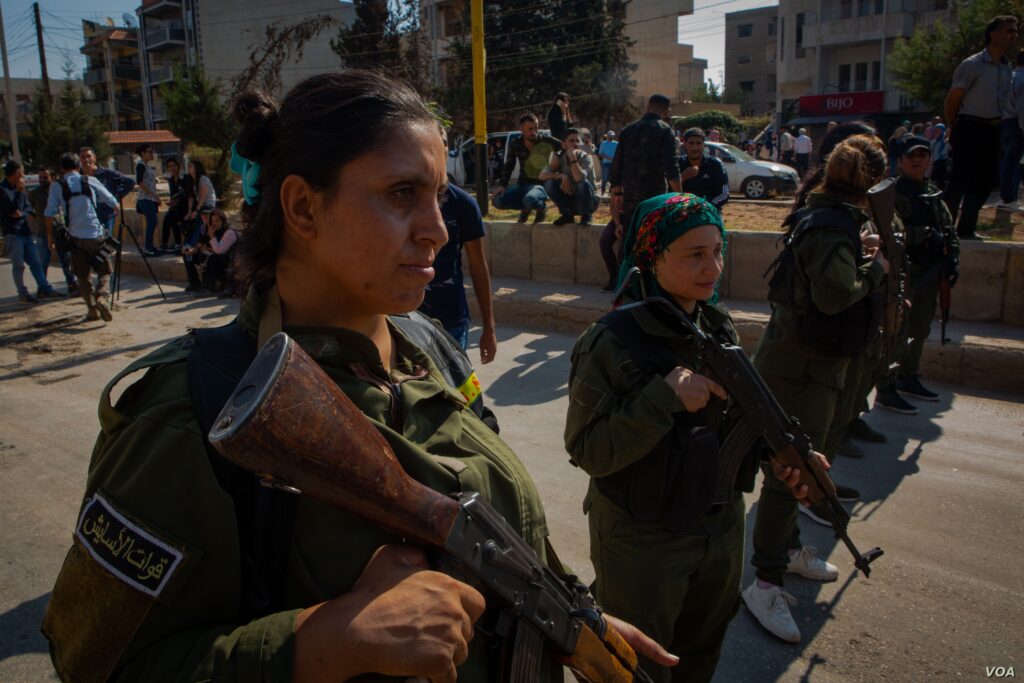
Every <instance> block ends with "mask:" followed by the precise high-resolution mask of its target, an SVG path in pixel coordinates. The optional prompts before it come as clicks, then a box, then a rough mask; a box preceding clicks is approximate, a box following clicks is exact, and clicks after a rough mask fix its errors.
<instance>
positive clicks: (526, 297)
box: [466, 277, 1024, 393]
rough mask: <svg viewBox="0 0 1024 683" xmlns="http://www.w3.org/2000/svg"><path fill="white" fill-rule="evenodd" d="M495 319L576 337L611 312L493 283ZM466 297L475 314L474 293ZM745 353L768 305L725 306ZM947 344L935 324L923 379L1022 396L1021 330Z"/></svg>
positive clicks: (964, 335) (516, 283)
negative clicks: (939, 337)
mask: <svg viewBox="0 0 1024 683" xmlns="http://www.w3.org/2000/svg"><path fill="white" fill-rule="evenodd" d="M492 286H493V289H494V317H495V319H496V320H497V321H498V324H499V325H501V324H513V325H522V326H526V327H535V328H539V329H543V330H556V331H559V332H572V333H576V334H579V333H581V332H582V331H583V330H585V329H586V328H587V326H588V325H590V324H591V323H592V322H594V321H595V320H597V319H598V318H600V317H601V316H602V315H603V314H604V313H606V312H607V311H608V310H609V309H610V307H611V296H610V295H609V293H608V292H602V291H601V290H600V288H599V287H595V286H590V285H573V284H552V283H546V282H534V281H531V280H520V279H516V278H500V277H499V278H493V279H492ZM466 294H467V297H468V298H469V300H470V304H471V305H472V306H473V308H474V311H475V312H476V310H477V309H476V301H475V296H474V295H473V289H472V287H470V286H467V287H466ZM723 305H724V306H725V307H726V308H728V309H729V311H730V312H731V313H732V317H733V321H734V322H735V324H736V330H737V331H738V332H739V334H740V338H741V341H742V344H743V348H744V349H746V350H747V352H748V353H750V352H751V351H752V350H753V348H754V345H755V344H756V343H757V340H758V339H760V337H761V333H762V332H763V331H764V327H765V325H766V324H767V323H768V317H769V315H770V314H771V309H770V308H769V306H768V303H767V302H766V301H744V300H726V301H724V302H723ZM946 334H947V336H948V337H949V338H950V339H951V341H950V342H948V343H947V344H946V345H945V346H942V345H941V344H939V341H938V336H939V323H938V321H936V322H935V323H934V325H933V326H932V334H931V336H930V337H929V339H928V341H927V342H926V343H925V347H924V355H923V356H922V358H921V373H922V375H923V376H924V377H926V378H927V379H930V380H936V381H942V382H950V383H952V384H961V385H965V386H968V387H974V388H978V389H995V390H1000V391H1011V392H1015V393H1021V392H1022V391H1024V389H1022V382H1024V328H1022V327H1014V326H1010V325H995V324H987V323H969V322H961V321H950V323H949V326H948V327H947V330H946Z"/></svg>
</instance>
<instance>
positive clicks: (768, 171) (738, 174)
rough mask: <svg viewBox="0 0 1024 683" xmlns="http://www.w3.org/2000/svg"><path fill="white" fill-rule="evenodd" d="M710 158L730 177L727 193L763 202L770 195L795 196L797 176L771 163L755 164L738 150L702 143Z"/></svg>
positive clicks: (726, 146)
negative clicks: (714, 159)
mask: <svg viewBox="0 0 1024 683" xmlns="http://www.w3.org/2000/svg"><path fill="white" fill-rule="evenodd" d="M704 146H705V147H706V148H707V150H708V153H709V154H713V155H715V156H716V157H718V158H719V159H721V160H722V163H724V164H725V170H726V172H727V173H728V174H729V193H730V194H742V195H743V196H745V197H747V198H748V199H764V198H765V197H767V196H769V195H772V194H790V193H793V192H796V188H797V185H799V184H800V176H799V175H798V174H797V172H796V169H795V168H792V167H790V166H786V165H784V164H776V163H775V162H772V161H758V160H757V159H755V158H754V157H752V156H750V155H749V154H747V153H746V152H744V151H743V150H742V149H740V148H739V147H735V146H733V145H727V144H725V143H722V142H705V143H704Z"/></svg>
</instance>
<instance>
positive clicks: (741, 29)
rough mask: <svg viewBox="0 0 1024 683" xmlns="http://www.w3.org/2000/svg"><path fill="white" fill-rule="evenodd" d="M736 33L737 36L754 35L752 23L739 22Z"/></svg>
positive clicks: (747, 36)
mask: <svg viewBox="0 0 1024 683" xmlns="http://www.w3.org/2000/svg"><path fill="white" fill-rule="evenodd" d="M736 33H737V36H738V37H740V38H749V37H750V36H752V35H754V25H753V24H740V25H739V26H737V27H736Z"/></svg>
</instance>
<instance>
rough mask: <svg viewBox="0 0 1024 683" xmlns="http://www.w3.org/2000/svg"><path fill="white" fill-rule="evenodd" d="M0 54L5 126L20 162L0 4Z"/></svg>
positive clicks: (15, 157) (13, 154)
mask: <svg viewBox="0 0 1024 683" xmlns="http://www.w3.org/2000/svg"><path fill="white" fill-rule="evenodd" d="M0 53H3V60H4V105H6V107H7V125H8V126H9V127H10V129H11V154H12V156H13V157H14V160H15V161H21V149H20V148H19V147H18V122H17V121H15V120H14V114H15V107H14V90H13V89H12V88H11V67H10V64H8V62H7V35H6V34H5V33H4V11H3V4H2V3H0Z"/></svg>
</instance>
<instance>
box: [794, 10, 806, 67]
mask: <svg viewBox="0 0 1024 683" xmlns="http://www.w3.org/2000/svg"><path fill="white" fill-rule="evenodd" d="M806 20H807V13H806V12H800V13H799V14H797V15H796V58H797V59H803V58H804V55H805V54H806V52H805V50H804V22H805V21H806Z"/></svg>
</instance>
